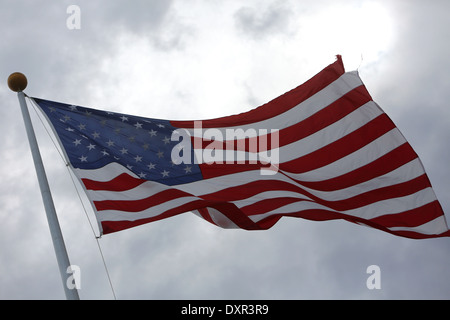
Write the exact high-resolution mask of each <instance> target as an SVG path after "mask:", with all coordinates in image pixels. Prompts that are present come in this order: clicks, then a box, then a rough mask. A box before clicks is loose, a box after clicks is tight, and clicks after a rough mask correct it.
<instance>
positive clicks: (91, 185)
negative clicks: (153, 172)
mask: <svg viewBox="0 0 450 320" xmlns="http://www.w3.org/2000/svg"><path fill="white" fill-rule="evenodd" d="M81 181H83V184H84V186H85V187H86V189H87V190H107V191H126V190H129V189H133V188H136V187H137V186H139V185H141V184H143V183H144V182H145V180H141V179H138V178H133V177H132V176H130V175H129V174H127V173H122V174H121V175H119V176H117V177H116V178H114V179H112V180H110V181H104V182H101V181H95V180H90V179H81Z"/></svg>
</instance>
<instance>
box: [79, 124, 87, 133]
mask: <svg viewBox="0 0 450 320" xmlns="http://www.w3.org/2000/svg"><path fill="white" fill-rule="evenodd" d="M78 128H80V131H81V130H86V125H85V124H82V123H80V124H79V125H78Z"/></svg>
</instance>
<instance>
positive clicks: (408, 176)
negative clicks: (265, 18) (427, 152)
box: [87, 159, 424, 201]
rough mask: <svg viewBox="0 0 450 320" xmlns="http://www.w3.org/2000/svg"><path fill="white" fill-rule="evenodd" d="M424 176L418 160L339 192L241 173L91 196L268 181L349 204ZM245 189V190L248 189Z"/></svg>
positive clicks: (131, 196)
mask: <svg viewBox="0 0 450 320" xmlns="http://www.w3.org/2000/svg"><path fill="white" fill-rule="evenodd" d="M422 174H424V171H423V169H422V166H421V163H420V161H419V160H418V159H415V160H413V161H411V162H409V163H407V164H405V165H403V166H401V167H399V168H397V169H395V170H393V171H391V172H389V173H386V174H384V175H382V176H379V177H376V178H374V179H372V180H369V181H366V182H363V183H360V184H357V185H353V186H350V187H348V188H345V189H340V190H335V191H318V190H314V189H311V188H307V187H304V186H302V185H301V183H297V182H295V181H292V180H291V179H289V178H288V177H286V176H284V175H282V174H280V173H278V174H276V175H273V176H264V175H260V173H259V171H258V170H254V171H247V172H240V173H235V174H230V175H227V176H221V177H216V178H211V179H208V180H200V181H195V182H191V183H188V184H183V185H177V186H166V185H163V184H160V183H158V182H154V181H147V182H144V183H142V184H141V185H139V186H137V187H135V188H133V189H130V190H126V191H121V192H116V191H103V190H100V191H95V190H88V191H87V194H88V196H89V198H90V199H91V200H92V201H102V200H110V199H114V200H140V199H145V198H147V197H149V196H151V195H155V194H157V193H159V192H162V191H165V190H169V189H171V188H172V189H178V190H181V191H185V192H187V193H189V194H192V195H194V196H204V195H208V194H211V193H214V192H217V191H222V190H225V189H228V188H231V187H236V186H242V185H244V184H246V183H248V182H253V181H257V180H260V181H261V183H264V182H263V181H264V180H278V181H284V182H288V183H290V184H292V185H295V186H297V187H299V188H301V189H303V190H305V191H306V192H309V193H311V194H313V195H314V196H316V197H318V198H321V199H323V200H326V201H339V200H345V199H348V198H351V197H354V196H355V195H358V194H361V193H364V192H367V191H371V190H375V189H378V188H382V187H388V186H390V185H395V184H399V183H403V182H406V181H409V180H412V179H414V178H417V177H419V176H420V175H422ZM244 188H245V186H244ZM266 192H273V194H271V195H269V193H266ZM278 192H279V194H280V195H281V196H285V194H286V193H287V191H277V190H273V191H265V192H263V193H264V194H266V195H267V197H266V198H267V199H271V198H274V197H277V196H278ZM299 196H300V197H303V198H307V197H306V196H303V195H299ZM254 197H255V199H258V198H259V197H262V196H260V195H254Z"/></svg>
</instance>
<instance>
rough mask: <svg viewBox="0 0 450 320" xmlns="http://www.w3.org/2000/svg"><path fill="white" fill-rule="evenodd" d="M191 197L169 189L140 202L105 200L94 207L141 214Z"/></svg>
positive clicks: (182, 192) (101, 209) (95, 203)
mask: <svg viewBox="0 0 450 320" xmlns="http://www.w3.org/2000/svg"><path fill="white" fill-rule="evenodd" d="M187 196H191V197H192V195H191V194H189V193H186V192H184V191H180V190H178V189H168V190H164V191H161V192H159V193H157V194H154V195H152V196H150V197H148V198H145V199H140V200H103V201H94V205H95V207H96V208H97V210H98V211H103V210H117V211H124V212H140V211H144V210H146V209H148V208H151V207H153V206H156V205H159V204H161V203H164V202H166V201H170V200H173V199H176V198H180V197H187Z"/></svg>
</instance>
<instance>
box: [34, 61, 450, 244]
mask: <svg viewBox="0 0 450 320" xmlns="http://www.w3.org/2000/svg"><path fill="white" fill-rule="evenodd" d="M32 99H34V101H35V102H36V103H37V105H38V106H39V107H40V109H41V110H42V111H43V113H44V114H45V115H46V118H47V119H48V121H49V123H50V124H51V127H52V128H53V131H54V133H55V135H56V136H57V138H58V140H59V142H60V144H61V146H62V149H63V151H64V153H65V155H66V158H67V161H68V163H69V164H70V166H71V168H72V169H73V171H74V173H75V175H76V176H77V177H78V178H79V179H80V181H81V183H82V185H83V186H84V188H85V191H86V193H87V197H88V198H89V200H90V201H91V203H92V206H93V209H94V212H95V215H96V217H97V220H98V222H99V227H100V231H101V233H102V234H108V233H112V232H116V231H120V230H124V229H128V228H131V227H135V226H138V225H142V224H145V223H149V222H152V221H157V220H161V219H165V218H168V217H171V216H174V215H177V214H181V213H184V212H189V211H192V212H194V213H195V214H197V215H198V216H200V217H202V218H203V219H205V220H207V221H209V222H210V223H212V224H215V225H217V226H220V227H223V228H241V229H246V230H263V229H269V228H271V227H272V226H273V225H274V224H275V223H277V221H278V220H279V219H280V218H282V217H298V218H304V219H309V220H315V221H324V220H333V219H344V220H347V221H350V222H353V223H357V224H361V225H366V226H370V227H374V228H377V229H380V230H383V231H386V232H389V233H391V234H395V235H398V236H403V237H408V238H416V239H421V238H433V237H442V236H450V231H449V230H448V227H447V224H446V220H445V215H444V213H443V211H442V208H441V205H440V204H439V202H438V200H437V198H436V195H435V193H434V191H433V189H432V187H431V184H430V181H429V179H428V177H427V175H426V173H425V171H424V168H423V166H422V163H421V161H420V160H419V158H418V156H417V154H416V153H415V152H414V150H413V149H412V147H411V146H410V144H409V143H408V142H407V141H406V140H405V138H404V137H403V135H402V134H401V133H400V131H399V130H398V129H397V128H396V126H395V125H394V123H393V122H392V121H391V120H390V119H389V117H388V116H387V115H386V114H385V113H384V112H383V111H382V110H381V108H380V107H379V106H378V105H377V104H376V103H375V102H374V101H373V100H372V98H371V96H370V94H369V93H368V91H367V89H366V87H365V86H364V84H363V82H362V81H361V79H360V77H359V75H358V73H357V72H356V71H355V72H345V70H344V66H343V62H342V59H341V57H340V56H338V57H337V61H336V62H335V63H333V64H331V65H329V66H328V67H326V68H325V69H324V70H322V71H321V72H320V73H318V74H317V75H315V76H314V77H313V78H311V79H310V80H308V81H307V82H305V83H304V84H302V85H300V86H299V87H297V88H295V89H293V90H291V91H289V92H287V93H285V94H283V95H282V96H280V97H278V98H276V99H274V100H272V101H270V102H269V103H267V104H265V105H262V106H260V107H258V108H256V109H253V110H251V111H248V112H245V113H241V114H239V115H233V116H228V117H223V118H217V119H211V120H203V121H169V120H160V119H151V118H143V117H138V116H132V115H128V114H122V113H116V112H108V111H101V110H95V109H91V108H85V107H81V106H76V105H69V104H64V103H58V102H53V101H48V100H43V99H38V98H32ZM229 133H233V135H228V134H229Z"/></svg>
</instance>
